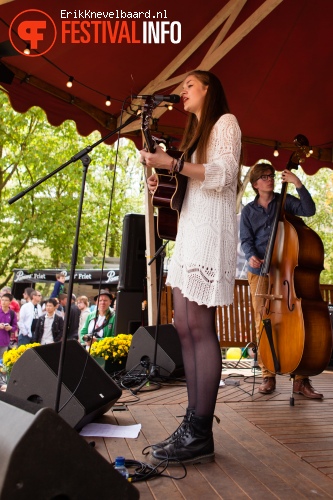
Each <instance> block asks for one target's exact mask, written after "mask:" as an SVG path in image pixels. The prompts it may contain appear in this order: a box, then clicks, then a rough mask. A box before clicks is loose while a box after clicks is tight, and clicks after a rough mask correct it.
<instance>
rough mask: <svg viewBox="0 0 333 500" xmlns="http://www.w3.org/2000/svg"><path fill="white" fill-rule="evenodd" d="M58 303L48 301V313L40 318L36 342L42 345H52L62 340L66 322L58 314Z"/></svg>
mask: <svg viewBox="0 0 333 500" xmlns="http://www.w3.org/2000/svg"><path fill="white" fill-rule="evenodd" d="M56 308H57V301H56V300H55V299H54V298H53V299H48V300H47V301H46V304H45V310H46V313H45V314H43V315H42V316H41V317H40V318H38V321H37V325H36V330H35V335H34V341H35V342H39V343H40V344H52V343H53V342H58V341H60V340H61V338H62V333H63V329H64V320H63V319H62V317H61V316H59V315H58V314H56Z"/></svg>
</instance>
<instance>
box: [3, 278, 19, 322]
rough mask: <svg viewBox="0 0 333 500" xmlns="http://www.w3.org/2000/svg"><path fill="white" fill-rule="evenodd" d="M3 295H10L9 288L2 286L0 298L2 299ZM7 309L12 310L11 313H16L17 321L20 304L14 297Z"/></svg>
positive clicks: (10, 290)
mask: <svg viewBox="0 0 333 500" xmlns="http://www.w3.org/2000/svg"><path fill="white" fill-rule="evenodd" d="M4 293H9V294H10V295H12V289H11V288H10V286H4V287H3V288H2V290H1V292H0V297H2V295H3V294H4ZM9 307H10V308H11V309H12V311H14V312H15V313H16V316H17V319H19V314H20V304H19V303H18V302H17V300H16V299H15V297H13V300H12V301H11V303H10V306H9Z"/></svg>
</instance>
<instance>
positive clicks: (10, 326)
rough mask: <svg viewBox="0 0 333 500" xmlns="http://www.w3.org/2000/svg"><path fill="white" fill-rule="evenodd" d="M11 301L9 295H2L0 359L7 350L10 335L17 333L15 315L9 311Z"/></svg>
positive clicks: (11, 297)
mask: <svg viewBox="0 0 333 500" xmlns="http://www.w3.org/2000/svg"><path fill="white" fill-rule="evenodd" d="M12 300H13V296H12V295H11V294H10V293H4V294H3V295H2V297H1V299H0V303H1V307H0V359H2V356H3V353H4V352H5V351H7V349H8V346H9V344H10V337H11V335H13V334H15V332H16V331H17V318H16V314H15V312H14V311H13V310H12V309H10V303H11V301H12Z"/></svg>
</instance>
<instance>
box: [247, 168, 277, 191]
mask: <svg viewBox="0 0 333 500" xmlns="http://www.w3.org/2000/svg"><path fill="white" fill-rule="evenodd" d="M266 170H270V171H271V172H272V174H274V173H275V170H274V167H273V165H272V164H271V163H265V162H263V161H261V160H260V161H259V162H258V163H255V164H254V165H253V167H252V168H251V170H250V182H251V185H252V188H253V190H254V191H255V192H256V194H258V189H257V188H255V187H254V186H253V184H255V183H256V182H257V180H258V179H260V177H261V176H262V175H263V173H264V172H266Z"/></svg>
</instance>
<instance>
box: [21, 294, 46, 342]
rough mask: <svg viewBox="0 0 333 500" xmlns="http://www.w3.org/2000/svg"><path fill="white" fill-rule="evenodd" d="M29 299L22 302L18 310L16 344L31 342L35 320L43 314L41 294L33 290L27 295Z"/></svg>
mask: <svg viewBox="0 0 333 500" xmlns="http://www.w3.org/2000/svg"><path fill="white" fill-rule="evenodd" d="M29 299H30V300H29V301H28V302H26V303H25V304H23V306H22V307H21V311H20V319H19V322H18V326H19V329H20V331H19V336H18V346H20V345H25V344H30V342H32V337H33V332H34V330H35V328H36V324H37V320H38V318H39V317H40V316H41V315H42V314H43V313H42V308H41V306H40V301H41V299H42V294H41V293H40V292H36V291H35V290H33V291H32V292H31V293H30V295H29Z"/></svg>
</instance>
